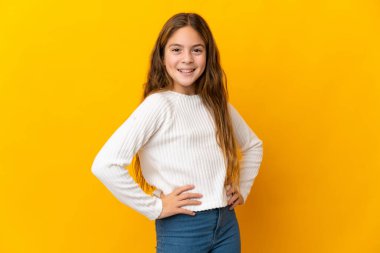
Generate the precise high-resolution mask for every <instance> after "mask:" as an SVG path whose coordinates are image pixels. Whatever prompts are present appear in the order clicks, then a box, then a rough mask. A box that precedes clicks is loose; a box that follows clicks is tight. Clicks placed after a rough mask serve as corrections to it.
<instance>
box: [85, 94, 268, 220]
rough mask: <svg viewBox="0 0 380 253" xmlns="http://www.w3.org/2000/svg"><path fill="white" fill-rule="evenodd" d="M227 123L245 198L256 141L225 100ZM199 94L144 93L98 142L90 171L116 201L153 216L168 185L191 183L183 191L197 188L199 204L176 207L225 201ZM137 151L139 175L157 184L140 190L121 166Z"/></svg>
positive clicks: (258, 147) (255, 165)
mask: <svg viewBox="0 0 380 253" xmlns="http://www.w3.org/2000/svg"><path fill="white" fill-rule="evenodd" d="M228 108H229V111H230V114H231V119H232V124H233V129H234V132H235V134H236V137H237V142H238V144H239V147H240V148H241V151H242V160H241V172H240V190H241V194H242V196H243V198H244V201H246V199H247V196H248V194H249V192H250V190H251V187H252V185H253V182H254V179H255V177H256V176H257V173H258V171H259V167H260V164H261V161H262V155H263V145H262V141H261V140H260V139H259V138H258V137H257V136H256V134H255V133H254V132H253V131H252V130H251V129H250V128H249V126H248V125H247V124H246V122H245V121H244V120H243V118H242V117H241V116H240V115H239V113H238V112H237V111H236V109H235V108H234V107H233V106H232V105H231V104H230V103H228ZM213 122H214V121H213V119H212V116H211V114H210V113H209V112H208V110H207V109H206V107H205V106H204V105H203V103H202V100H201V97H200V95H186V94H182V93H178V92H175V91H163V92H160V93H154V94H151V95H149V96H148V97H146V98H145V99H144V101H143V102H141V103H140V105H139V106H138V107H137V108H136V110H135V111H133V113H132V114H131V115H130V116H129V117H128V118H127V119H126V120H125V122H124V123H123V124H122V125H121V126H120V127H119V128H118V129H117V130H116V131H115V132H114V133H113V135H112V136H111V137H110V138H109V139H108V141H107V142H106V143H105V144H104V146H103V147H102V148H101V150H100V151H99V153H98V154H97V156H96V157H95V160H94V162H93V164H92V167H91V171H92V173H93V174H94V175H95V176H96V177H97V178H98V179H99V180H100V181H101V182H102V183H103V184H104V185H105V186H106V187H107V188H108V189H109V190H110V191H111V193H112V194H113V195H114V196H115V197H116V198H117V199H118V200H120V201H121V202H122V203H124V204H126V205H127V206H129V207H131V208H133V209H134V210H136V211H138V212H139V213H141V214H143V215H145V216H146V217H147V218H148V219H149V220H155V219H157V218H158V216H159V215H160V213H161V211H162V200H161V199H160V198H159V197H158V196H159V195H158V193H159V192H160V191H162V192H163V193H164V194H165V195H166V194H169V193H171V192H172V191H173V190H174V188H176V187H179V186H183V185H186V184H193V185H194V186H195V188H194V189H192V190H189V191H187V192H195V193H201V194H202V195H203V197H201V198H199V199H198V198H197V200H200V201H201V202H202V204H200V205H188V206H183V207H182V208H185V209H188V210H191V211H201V210H207V209H212V208H218V207H225V206H227V201H228V198H227V195H226V188H225V187H224V180H225V177H226V168H227V166H226V164H225V162H224V158H223V153H222V151H221V149H220V147H219V146H218V144H217V141H216V135H215V131H216V128H215V125H214V123H213ZM137 152H138V154H139V157H140V162H141V168H142V174H143V176H144V178H145V180H146V181H147V182H148V183H149V184H150V185H152V186H155V187H156V188H157V190H156V191H155V192H154V194H153V195H149V194H146V193H145V192H144V191H143V190H142V189H141V188H140V186H139V185H138V184H137V183H136V182H135V181H134V180H133V178H132V177H131V176H130V174H129V172H128V170H127V169H126V168H125V167H126V166H128V165H129V164H130V163H131V162H132V158H133V157H134V156H135V154H136V153H137Z"/></svg>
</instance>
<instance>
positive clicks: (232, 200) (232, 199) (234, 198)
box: [228, 194, 239, 205]
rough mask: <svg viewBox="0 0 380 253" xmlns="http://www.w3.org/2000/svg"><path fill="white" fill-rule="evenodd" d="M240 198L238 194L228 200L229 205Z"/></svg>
mask: <svg viewBox="0 0 380 253" xmlns="http://www.w3.org/2000/svg"><path fill="white" fill-rule="evenodd" d="M238 198H239V196H238V195H237V194H234V195H232V197H231V198H230V199H229V200H228V205H231V204H232V203H234V202H235V201H236V200H237V199H238Z"/></svg>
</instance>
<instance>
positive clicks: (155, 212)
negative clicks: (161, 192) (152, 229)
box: [146, 196, 163, 220]
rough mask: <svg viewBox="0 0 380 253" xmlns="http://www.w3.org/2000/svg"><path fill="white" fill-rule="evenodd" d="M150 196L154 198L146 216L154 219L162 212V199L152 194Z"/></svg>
mask: <svg viewBox="0 0 380 253" xmlns="http://www.w3.org/2000/svg"><path fill="white" fill-rule="evenodd" d="M152 198H154V199H155V201H154V206H153V209H152V211H151V212H149V213H147V214H146V217H148V219H149V220H156V219H157V218H158V217H159V216H160V214H161V212H162V208H163V206H162V199H160V198H157V197H156V196H152Z"/></svg>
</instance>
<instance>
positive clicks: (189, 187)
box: [173, 184, 195, 195]
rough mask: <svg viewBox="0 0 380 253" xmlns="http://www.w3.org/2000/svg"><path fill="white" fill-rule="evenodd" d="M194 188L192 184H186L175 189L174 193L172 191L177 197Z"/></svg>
mask: <svg viewBox="0 0 380 253" xmlns="http://www.w3.org/2000/svg"><path fill="white" fill-rule="evenodd" d="M194 187H195V186H194V185H192V184H188V185H184V186H180V187H177V188H175V189H174V191H173V193H174V194H175V195H179V194H181V193H182V192H184V191H188V190H191V189H193V188H194Z"/></svg>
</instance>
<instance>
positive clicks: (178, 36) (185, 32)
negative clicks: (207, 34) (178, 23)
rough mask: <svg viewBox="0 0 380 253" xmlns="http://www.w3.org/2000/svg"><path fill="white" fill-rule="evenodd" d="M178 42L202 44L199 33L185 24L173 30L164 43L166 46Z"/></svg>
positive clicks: (184, 44) (186, 44)
mask: <svg viewBox="0 0 380 253" xmlns="http://www.w3.org/2000/svg"><path fill="white" fill-rule="evenodd" d="M172 44H178V45H182V46H185V47H186V46H193V45H196V44H202V45H204V41H203V40H202V38H201V36H200V35H199V33H198V32H197V31H196V30H194V28H192V27H191V26H185V27H182V28H180V29H178V30H177V31H175V32H174V33H173V34H172V36H171V37H170V38H169V40H168V42H167V43H166V45H167V46H170V45H172Z"/></svg>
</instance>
